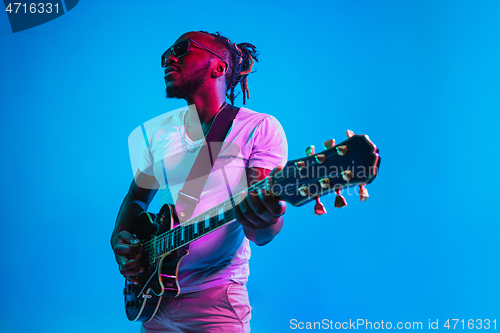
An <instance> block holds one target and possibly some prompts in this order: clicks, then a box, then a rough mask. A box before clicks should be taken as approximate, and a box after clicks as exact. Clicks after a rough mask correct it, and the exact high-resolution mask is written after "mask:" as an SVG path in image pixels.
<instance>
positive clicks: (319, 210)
mask: <svg viewBox="0 0 500 333" xmlns="http://www.w3.org/2000/svg"><path fill="white" fill-rule="evenodd" d="M314 199H316V205H314V215H323V214H326V209H325V206H323V204H322V203H321V201H319V195H318V196H317V197H316V198H314Z"/></svg>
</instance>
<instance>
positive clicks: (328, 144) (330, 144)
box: [324, 139, 335, 149]
mask: <svg viewBox="0 0 500 333" xmlns="http://www.w3.org/2000/svg"><path fill="white" fill-rule="evenodd" d="M324 145H325V149H330V148H332V147H333V146H335V140H334V139H330V140H326V141H325V143H324Z"/></svg>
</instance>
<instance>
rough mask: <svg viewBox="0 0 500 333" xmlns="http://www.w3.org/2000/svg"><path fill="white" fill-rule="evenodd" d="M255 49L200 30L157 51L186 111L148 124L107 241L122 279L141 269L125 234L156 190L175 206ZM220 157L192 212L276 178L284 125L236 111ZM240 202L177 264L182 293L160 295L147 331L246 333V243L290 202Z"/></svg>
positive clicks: (265, 236)
mask: <svg viewBox="0 0 500 333" xmlns="http://www.w3.org/2000/svg"><path fill="white" fill-rule="evenodd" d="M257 55H258V53H257V51H256V50H255V47H254V46H253V45H252V44H248V43H240V44H235V43H231V42H230V41H229V40H228V39H227V38H225V37H223V36H220V35H219V34H209V33H206V32H188V33H186V34H183V35H182V36H180V37H179V38H178V39H177V41H176V42H175V43H174V45H173V46H172V47H170V48H169V49H168V50H167V51H166V52H165V53H164V54H163V56H162V67H163V69H164V72H165V83H166V92H167V97H168V98H179V99H184V100H185V101H186V102H187V104H188V108H187V110H182V111H179V112H172V113H169V114H168V115H167V117H166V118H164V119H162V120H161V121H158V122H156V123H155V124H154V125H153V126H152V127H151V130H150V131H149V133H148V138H147V140H148V142H147V145H146V146H147V147H146V148H145V149H144V151H143V156H142V159H141V162H140V166H139V171H138V173H137V175H136V177H135V179H134V180H133V181H132V184H131V185H130V189H129V192H128V194H127V195H126V197H125V199H124V201H123V204H122V206H121V208H120V211H119V213H118V218H117V221H116V225H115V229H114V231H113V234H112V237H111V246H112V248H113V251H114V253H115V256H116V261H117V263H118V266H119V269H120V273H121V274H122V275H123V276H124V277H125V278H126V279H127V280H128V281H130V282H132V283H138V281H137V276H138V275H139V274H141V273H142V272H143V271H144V267H141V264H140V255H139V248H140V246H138V245H139V244H140V243H141V240H139V239H138V238H136V237H135V236H134V235H133V233H132V232H131V230H133V228H134V221H136V219H137V217H138V216H139V214H140V213H141V212H143V211H145V210H147V208H148V205H149V203H150V202H151V200H152V198H153V197H154V195H155V194H156V193H157V192H158V190H159V191H160V199H161V201H162V204H164V203H170V204H175V203H176V201H177V199H178V192H179V190H181V189H182V186H183V183H184V182H185V181H186V179H187V177H188V174H189V171H190V168H191V166H192V165H193V163H194V161H195V159H196V156H197V154H198V152H199V151H200V147H201V146H202V145H203V141H204V139H205V137H206V136H207V135H208V133H209V131H210V128H211V126H212V124H213V122H214V119H215V118H216V116H217V115H218V114H219V112H221V110H223V109H224V108H226V107H228V106H226V103H225V100H226V97H228V98H229V100H230V102H231V104H232V103H234V99H235V95H234V89H235V87H236V86H237V85H238V84H240V85H241V89H242V95H243V103H245V97H248V86H247V82H248V81H247V76H248V75H249V74H250V73H251V71H252V66H253V64H254V61H257ZM234 147H236V148H234ZM218 156H219V157H218V159H217V161H216V162H215V166H214V168H213V172H212V173H211V174H210V175H209V177H208V180H207V181H206V185H205V186H204V187H203V192H202V193H201V196H200V198H199V202H198V203H197V205H196V208H195V211H194V213H193V215H192V216H196V215H198V214H201V213H203V212H205V211H206V210H208V209H209V208H211V207H214V206H215V205H217V204H218V203H220V202H222V201H223V200H227V199H228V197H231V196H232V193H238V192H240V191H241V190H243V189H244V188H246V187H247V180H248V183H250V184H252V183H254V182H256V181H259V180H262V179H265V178H266V177H272V173H271V170H273V169H274V168H275V167H276V166H277V165H284V164H285V162H286V158H287V143H286V138H285V135H284V132H283V129H282V128H281V126H280V124H279V123H278V121H277V120H276V119H275V118H274V117H272V116H269V115H266V114H262V113H257V112H253V111H251V110H248V109H246V108H241V109H239V111H238V113H237V114H236V118H234V121H233V122H232V126H231V128H230V130H229V132H228V133H227V135H226V137H225V140H224V144H223V146H222V148H221V150H220V153H219V154H218ZM215 157H216V156H215ZM215 157H214V158H215ZM217 163H219V165H220V166H221V167H219V168H217V165H218V164H217ZM278 170H279V169H278V168H276V169H275V171H274V172H276V171H278ZM167 178H168V181H167ZM242 180H243V181H242ZM240 200H241V202H239V204H238V202H236V203H235V205H236V206H235V208H234V213H235V216H236V221H237V222H234V223H229V224H227V225H225V226H224V227H221V228H219V229H217V230H215V231H214V232H211V233H210V234H207V235H206V236H204V237H202V238H199V239H197V240H195V241H194V242H192V243H191V244H189V254H188V255H187V256H185V257H183V258H182V260H181V261H180V263H179V266H178V274H177V278H178V284H179V286H180V290H181V291H180V295H179V296H178V297H163V298H162V300H161V303H160V306H159V308H158V310H157V312H156V314H155V315H154V317H153V318H152V319H151V320H149V321H147V322H144V323H143V328H142V329H143V331H145V332H248V331H250V325H249V320H250V317H251V315H250V305H249V302H248V294H247V291H246V287H245V284H246V282H247V279H248V275H249V269H248V259H249V257H250V247H249V242H248V240H250V241H252V242H254V243H255V244H257V245H265V244H267V243H269V242H270V241H271V240H272V239H273V238H274V237H275V236H276V235H277V234H278V233H279V232H280V230H281V228H282V226H283V214H284V213H285V211H286V205H285V202H283V201H279V200H278V199H277V198H276V197H274V196H273V195H272V194H271V193H270V192H269V191H263V190H259V191H250V192H249V193H248V194H246V195H245V196H242V197H241V198H240ZM176 211H177V206H176ZM181 222H182V221H181Z"/></svg>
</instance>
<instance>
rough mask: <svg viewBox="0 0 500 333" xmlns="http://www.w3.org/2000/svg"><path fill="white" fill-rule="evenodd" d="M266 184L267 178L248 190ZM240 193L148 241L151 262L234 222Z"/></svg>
mask: <svg viewBox="0 0 500 333" xmlns="http://www.w3.org/2000/svg"><path fill="white" fill-rule="evenodd" d="M264 184H265V180H263V181H260V182H258V183H256V184H254V185H253V186H251V187H249V188H248V189H247V190H253V189H257V188H261V187H262V186H263V185H264ZM240 194H241V192H240V193H238V194H236V195H235V196H233V197H231V198H229V199H227V200H225V201H223V202H222V203H220V204H218V205H216V206H215V207H212V208H211V209H209V210H207V211H205V212H204V213H202V214H200V215H197V216H195V217H193V218H191V219H189V220H187V221H186V222H183V223H182V224H180V225H179V226H177V227H175V228H173V229H171V230H168V231H166V232H164V233H163V234H161V235H158V236H155V237H153V238H152V239H151V240H150V241H148V242H146V243H145V244H144V249H146V250H149V261H150V263H154V262H155V261H156V260H158V259H160V258H161V257H163V256H164V255H165V254H168V253H170V252H173V251H175V250H177V249H179V248H181V247H183V246H185V245H188V244H189V243H191V242H193V241H195V240H197V239H198V238H201V237H203V236H205V235H207V234H209V233H210V232H212V231H215V230H217V229H219V228H221V227H223V226H225V225H226V224H229V223H231V222H233V221H234V219H235V216H234V207H235V205H236V204H237V203H235V201H237V200H235V199H236V198H237V197H238V196H239V195H240Z"/></svg>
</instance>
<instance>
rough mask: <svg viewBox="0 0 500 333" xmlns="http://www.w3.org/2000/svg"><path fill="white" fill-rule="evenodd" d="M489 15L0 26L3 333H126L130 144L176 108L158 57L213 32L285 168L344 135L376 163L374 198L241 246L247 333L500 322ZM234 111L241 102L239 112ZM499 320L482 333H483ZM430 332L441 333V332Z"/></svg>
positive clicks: (383, 4)
mask: <svg viewBox="0 0 500 333" xmlns="http://www.w3.org/2000/svg"><path fill="white" fill-rule="evenodd" d="M499 12H500V2H498V1H474V2H473V1H442V0H441V1H434V0H433V1H424V0H422V1H314V0H312V1H307V2H298V1H297V2H284V1H275V2H272V1H252V2H248V1H246V2H229V1H217V2H213V3H210V4H208V3H206V2H205V1H189V3H188V4H186V3H182V2H170V1H148V2H141V3H139V2H122V1H120V2H118V1H83V2H80V3H79V4H78V5H77V6H76V7H75V8H74V9H73V10H71V12H68V13H67V14H65V15H63V16H61V17H60V18H58V19H56V20H54V21H51V22H48V23H46V24H43V25H41V26H38V27H35V28H33V29H30V30H27V31H24V32H19V33H16V34H13V33H12V32H11V30H10V26H9V22H8V18H7V14H6V13H5V12H4V14H0V41H1V52H0V75H1V76H0V93H1V96H0V97H1V122H0V138H1V139H0V144H1V150H0V151H1V154H0V156H1V161H0V162H1V171H2V180H1V181H0V193H1V197H2V200H1V201H0V207H1V214H2V217H1V220H2V222H1V224H0V235H1V236H0V237H1V239H2V241H1V243H2V247H3V251H2V255H0V267H1V270H2V273H1V274H0V283H1V285H2V302H1V305H0V313H1V314H0V332H5V333H10V332H35V331H36V332H51V333H53V332H89V331H91V332H93V333H99V332H138V330H139V325H138V324H137V323H129V322H128V321H127V319H126V318H125V314H124V310H123V304H122V302H123V300H122V295H121V288H122V285H123V279H122V277H121V276H120V275H119V273H118V269H117V265H116V263H115V261H114V257H113V254H112V251H111V248H110V245H109V237H110V234H111V231H112V229H113V225H114V221H115V218H116V214H117V211H118V208H119V206H120V204H121V201H122V200H123V197H124V196H125V194H126V192H127V190H128V186H129V184H130V181H131V179H132V170H131V167H130V160H129V155H128V146H127V138H128V135H129V134H130V133H131V132H132V130H134V129H135V128H136V127H137V126H139V125H140V124H141V123H143V122H145V121H147V120H149V119H151V118H153V117H155V116H157V115H160V114H163V113H165V112H167V111H169V110H174V109H176V108H179V107H181V106H184V105H185V102H184V101H179V100H166V99H165V97H164V96H165V94H164V86H165V85H164V82H163V72H162V69H161V68H160V56H161V54H162V53H163V52H164V50H165V49H166V48H167V47H168V46H170V45H171V44H172V43H173V41H174V40H175V39H177V37H178V36H179V35H181V34H182V33H184V32H186V31H190V30H208V31H212V32H213V31H217V30H218V31H221V32H222V33H223V34H224V35H226V36H228V37H229V38H230V39H232V40H233V41H235V42H237V43H239V42H251V43H253V44H255V45H256V46H257V47H258V49H259V50H260V52H261V58H260V59H261V61H260V62H259V63H258V65H257V73H255V74H252V75H251V76H250V77H249V87H250V91H251V95H250V97H251V99H250V100H249V101H248V103H247V106H248V107H249V108H251V109H254V110H256V111H260V112H265V113H270V114H272V115H274V116H276V117H277V118H278V119H279V120H280V122H281V123H282V125H283V127H284V129H285V132H286V133H287V137H288V142H289V158H299V157H301V156H302V155H304V150H305V148H306V147H307V146H309V145H311V144H314V145H316V147H320V146H321V144H322V142H323V141H324V140H326V139H329V138H332V137H333V138H336V139H337V142H340V141H342V140H343V139H344V138H345V130H347V129H351V130H353V131H354V132H355V133H360V134H361V133H362V134H368V135H369V136H370V138H371V139H372V140H373V141H374V142H375V143H376V144H377V145H378V147H379V148H380V152H381V156H382V164H381V170H380V171H381V172H380V176H379V178H378V179H376V180H375V181H374V182H373V184H372V185H370V186H369V187H368V190H369V191H370V199H369V200H368V201H367V202H363V203H362V202H359V199H358V198H357V196H354V195H351V196H348V197H347V201H348V206H347V207H346V208H344V209H342V210H338V209H334V208H333V200H334V196H328V197H325V198H323V202H324V204H325V206H326V207H327V210H328V214H327V215H325V216H321V217H317V216H314V215H313V214H312V213H313V204H309V205H307V206H304V207H301V208H293V207H291V206H290V207H289V210H288V212H287V214H286V223H285V226H284V228H283V230H282V232H281V233H280V234H279V236H278V237H276V239H275V240H274V241H273V242H272V243H270V244H268V245H266V246H265V247H262V248H259V247H256V246H254V247H252V251H253V253H252V259H251V275H250V281H249V283H248V288H249V291H250V300H251V303H252V306H253V319H252V322H251V323H252V328H253V331H255V332H283V331H289V330H290V320H291V319H297V321H302V322H307V321H320V320H322V319H325V318H326V319H329V320H333V321H334V322H335V321H346V320H347V321H348V320H349V319H352V320H356V319H358V318H361V319H367V320H369V321H372V322H380V321H381V320H384V322H387V321H391V322H392V323H393V325H395V324H396V323H397V322H398V321H401V322H407V321H409V322H413V321H419V322H422V323H423V325H424V328H427V325H428V320H429V319H431V320H432V321H435V320H436V319H439V325H440V326H442V325H443V324H444V321H445V320H446V319H448V318H450V319H451V318H457V319H465V320H466V321H465V322H467V320H468V319H471V318H472V319H486V318H489V319H490V320H493V319H495V318H496V319H497V321H500V312H499V310H500V304H499V299H500V287H499V283H498V281H499V280H500V269H499V264H498V260H499V254H500V251H499V245H498V240H499V233H500V227H499V224H498V222H499V220H500V219H499V213H498V196H499V195H498V185H499V177H498V171H499V166H498V164H499V162H500V158H499V154H498V144H499V139H498V136H497V133H496V131H497V128H498V125H499V123H500V122H499V116H498V112H499V106H500V94H499V92H500V90H499V88H500V75H499V74H500V61H499V59H500V43H499V34H498V33H499V31H500V30H499V29H500V20H499V19H498V17H499V16H498V13H499ZM237 104H239V105H241V96H240V97H239V98H238V101H237ZM499 325H500V323H497V327H498V326H499ZM441 329H442V327H441Z"/></svg>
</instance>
